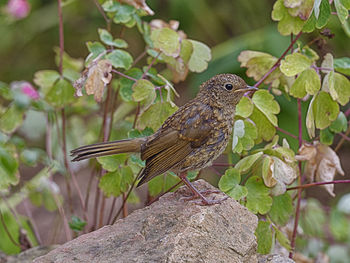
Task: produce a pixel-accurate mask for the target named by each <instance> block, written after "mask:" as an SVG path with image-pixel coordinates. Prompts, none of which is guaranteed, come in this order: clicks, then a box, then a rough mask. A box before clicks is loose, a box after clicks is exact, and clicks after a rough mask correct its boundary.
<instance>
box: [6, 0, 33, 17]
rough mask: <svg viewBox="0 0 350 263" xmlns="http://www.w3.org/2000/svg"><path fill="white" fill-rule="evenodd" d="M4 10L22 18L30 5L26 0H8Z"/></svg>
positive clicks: (27, 12) (26, 13)
mask: <svg viewBox="0 0 350 263" xmlns="http://www.w3.org/2000/svg"><path fill="white" fill-rule="evenodd" d="M6 10H7V12H8V13H9V14H10V15H12V16H13V17H15V18H16V19H22V18H25V17H26V16H27V15H28V14H29V11H30V5H29V3H28V1H27V0H9V2H8V3H7V7H6Z"/></svg>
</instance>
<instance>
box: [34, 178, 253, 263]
mask: <svg viewBox="0 0 350 263" xmlns="http://www.w3.org/2000/svg"><path fill="white" fill-rule="evenodd" d="M194 184H195V186H196V187H197V188H198V189H200V190H209V189H211V190H216V189H215V188H214V187H212V186H211V185H209V184H208V183H206V182H205V181H203V180H198V181H196V182H195V183H194ZM184 196H190V191H189V189H187V188H186V187H181V188H179V189H178V190H177V191H176V192H175V193H168V194H166V195H164V196H163V197H162V198H160V200H159V201H157V202H155V203H153V204H152V205H150V206H148V207H145V208H143V209H140V210H136V211H135V212H133V213H131V214H130V215H129V216H128V217H127V218H125V219H121V220H118V221H117V222H116V223H115V224H114V225H108V226H105V227H103V228H101V229H99V230H97V231H94V232H91V233H88V234H85V235H82V236H79V237H78V238H76V239H74V240H72V241H70V242H67V243H66V244H63V245H62V246H60V247H58V248H56V249H55V250H53V251H51V252H49V253H48V254H47V255H45V256H42V257H39V258H36V259H35V260H34V262H36V263H46V262H128V263H131V262H232V263H243V262H246V263H257V262H258V258H257V254H256V247H257V243H256V238H255V235H254V232H255V229H256V226H257V223H258V218H257V217H256V216H255V215H254V214H252V213H251V212H249V211H248V209H246V208H245V207H243V206H241V205H240V204H239V203H238V202H236V201H235V200H233V199H231V198H228V199H227V200H226V201H223V202H222V203H221V204H217V205H212V206H201V205H198V204H196V203H194V202H193V201H184V200H183V198H184ZM214 197H215V198H223V197H224V194H223V193H219V194H217V193H216V194H214V193H212V194H210V195H209V196H208V198H214Z"/></svg>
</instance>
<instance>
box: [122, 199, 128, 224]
mask: <svg viewBox="0 0 350 263" xmlns="http://www.w3.org/2000/svg"><path fill="white" fill-rule="evenodd" d="M122 196H123V203H124V205H123V218H125V217H127V216H128V214H129V212H128V206H127V203H126V199H127V198H126V194H125V193H123V195H122Z"/></svg>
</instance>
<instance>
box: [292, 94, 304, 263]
mask: <svg viewBox="0 0 350 263" xmlns="http://www.w3.org/2000/svg"><path fill="white" fill-rule="evenodd" d="M297 102H298V128H299V137H298V139H299V148H300V147H301V145H302V143H303V139H302V135H303V126H302V118H301V100H300V99H298V100H297ZM298 167H299V176H298V185H299V186H300V185H301V184H302V170H301V161H299V162H298ZM301 191H302V188H299V189H298V199H297V206H296V209H295V218H294V228H293V234H292V240H291V242H290V245H291V248H292V249H291V251H290V253H289V258H293V253H294V250H295V239H296V236H297V229H298V224H299V216H300V203H301Z"/></svg>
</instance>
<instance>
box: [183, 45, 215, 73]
mask: <svg viewBox="0 0 350 263" xmlns="http://www.w3.org/2000/svg"><path fill="white" fill-rule="evenodd" d="M189 41H190V42H191V43H192V47H193V52H192V55H191V58H190V60H189V62H188V68H189V70H190V71H192V72H202V71H204V70H206V69H207V67H208V62H209V61H210V60H211V51H210V48H209V47H208V46H207V45H205V44H203V43H201V42H199V41H195V40H189Z"/></svg>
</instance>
